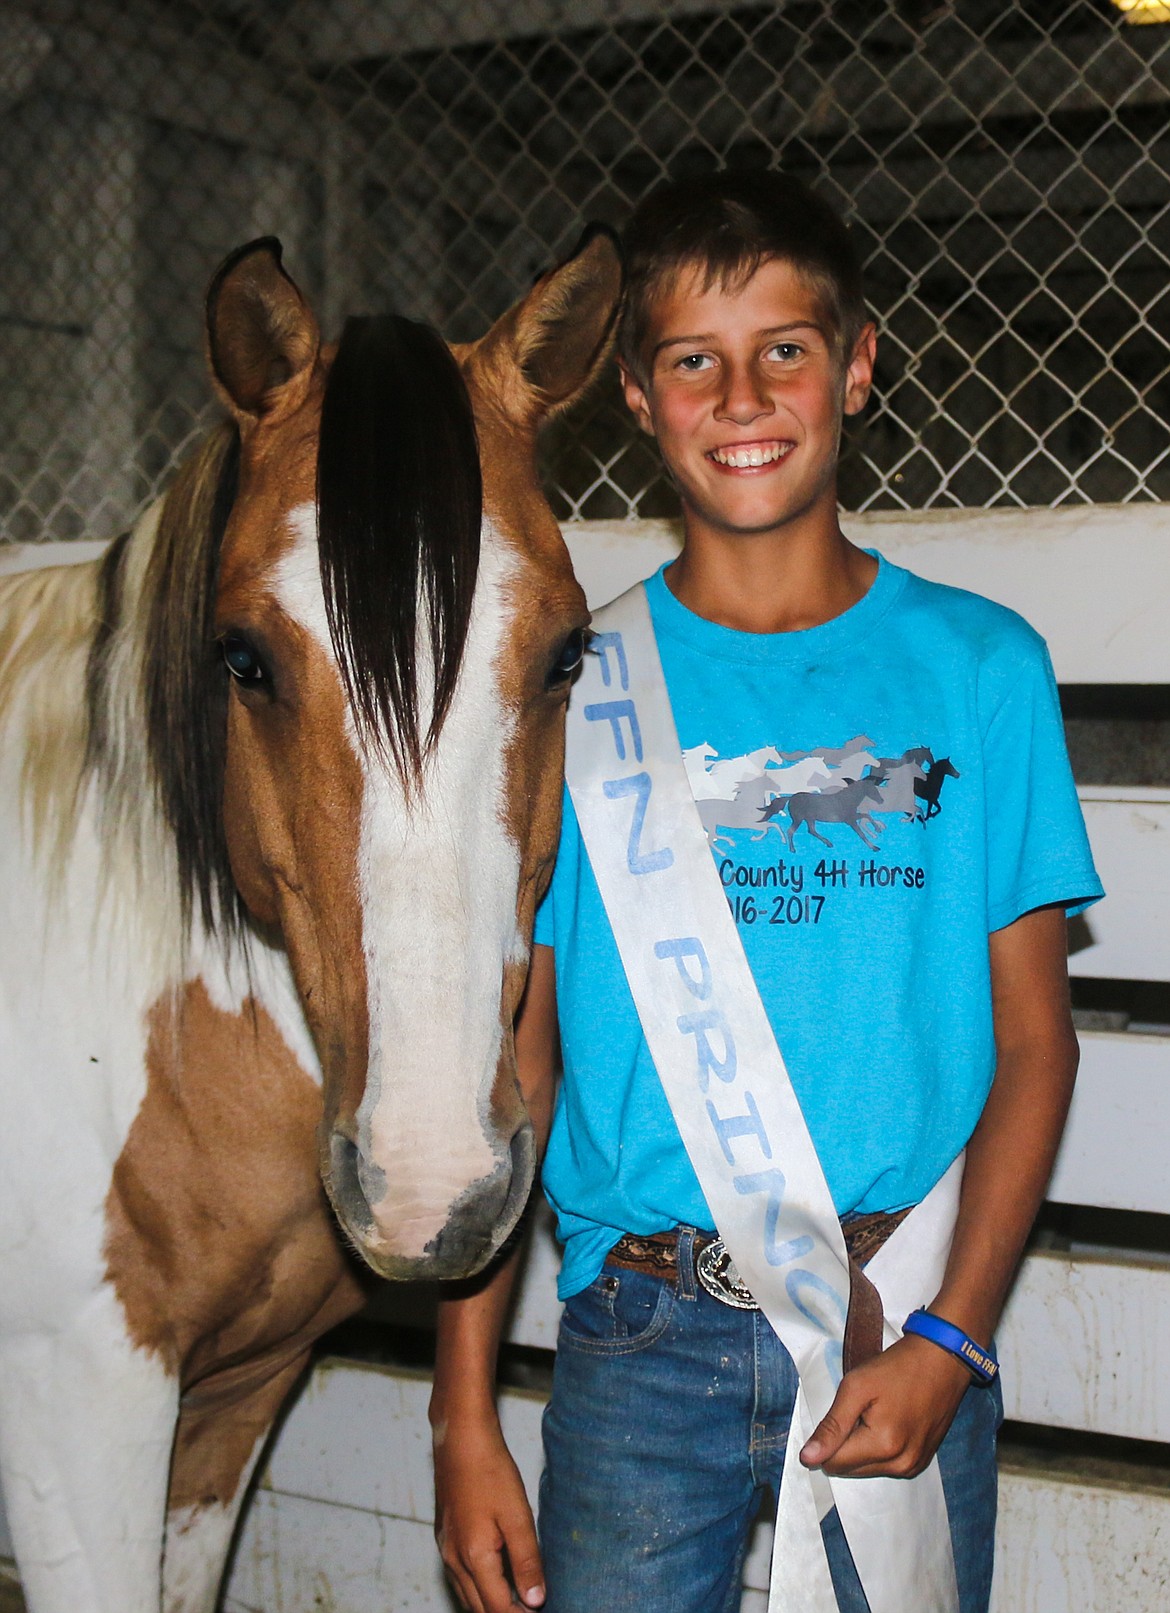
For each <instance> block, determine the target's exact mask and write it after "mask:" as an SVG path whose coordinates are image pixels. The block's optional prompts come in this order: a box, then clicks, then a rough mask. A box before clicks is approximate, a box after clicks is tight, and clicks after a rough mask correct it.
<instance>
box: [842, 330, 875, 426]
mask: <svg viewBox="0 0 1170 1613" xmlns="http://www.w3.org/2000/svg"><path fill="white" fill-rule="evenodd" d="M876 357H877V326H876V325H875V324H874V323H873V321H872V320H870V322H869V323H868V324H867V325H865V326H863V327H862V331H861V335H860V336H859V337H858V338H857V341H856V343H855V344H854V347H853V357H852V358H851V359H850V360H849V364H848V367H847V369H846V371H845V404H844V413H845V414H860V413H861V411H862V409H864V408H865V406H866V404H867V403H868V402H869V394H870V392H871V390H872V388H873V366H874V360H875V358H876Z"/></svg>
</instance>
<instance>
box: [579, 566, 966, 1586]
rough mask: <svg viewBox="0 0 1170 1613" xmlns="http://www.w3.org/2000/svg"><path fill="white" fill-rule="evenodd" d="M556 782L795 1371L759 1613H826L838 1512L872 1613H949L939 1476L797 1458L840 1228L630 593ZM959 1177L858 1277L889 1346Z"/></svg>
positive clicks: (601, 623)
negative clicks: (829, 1531)
mask: <svg viewBox="0 0 1170 1613" xmlns="http://www.w3.org/2000/svg"><path fill="white" fill-rule="evenodd" d="M594 625H595V637H594V641H593V651H594V652H595V653H591V654H589V655H588V656H586V660H585V668H584V671H583V673H582V676H581V678H580V679H579V681H578V683H577V685H576V687H575V689H574V691H573V697H572V700H571V702H570V707H569V722H568V737H567V754H566V764H565V773H566V778H567V780H568V784H569V789H570V791H571V793H572V797H573V804H574V807H575V808H576V812H577V819H578V822H579V824H580V826H581V834H582V837H583V839H584V841H585V846H586V849H587V851H588V853H589V861H590V863H591V865H592V868H593V872H594V875H595V876H596V879H597V883H598V887H599V889H600V892H601V897H602V900H603V902H604V903H605V909H606V913H607V915H608V917H609V920H610V924H611V926H612V928H613V933H614V937H615V939H616V941H617V946H618V951H619V953H620V954H621V959H622V964H623V966H624V968H625V972H626V976H627V978H628V980H629V984H630V990H631V992H632V994H633V998H634V1003H635V1005H636V1007H637V1010H638V1015H639V1017H640V1019H641V1022H642V1029H643V1031H644V1033H645V1036H646V1041H647V1045H648V1047H649V1049H650V1053H651V1056H652V1058H653V1060H654V1063H655V1066H656V1067H657V1070H658V1074H659V1076H660V1078H661V1081H662V1085H663V1088H664V1090H665V1092H666V1097H667V1100H668V1101H669V1103H670V1107H671V1111H672V1113H673V1115H674V1119H675V1122H676V1124H677V1126H678V1129H679V1133H680V1135H681V1137H682V1140H683V1143H684V1145H685V1147H686V1150H687V1153H688V1155H689V1156H690V1159H691V1163H692V1165H693V1166H694V1169H695V1174H696V1175H697V1176H698V1178H699V1182H700V1184H701V1186H702V1188H703V1192H704V1194H705V1196H706V1199H707V1203H708V1205H709V1206H710V1208H711V1213H712V1215H713V1216H714V1218H715V1224H716V1226H717V1227H718V1229H719V1233H720V1236H721V1237H722V1238H723V1241H724V1242H725V1244H726V1245H727V1247H728V1249H729V1250H730V1252H731V1257H732V1259H733V1260H734V1262H735V1264H736V1266H737V1267H738V1268H739V1272H740V1275H741V1276H742V1278H743V1280H744V1282H745V1283H746V1284H747V1285H748V1287H749V1288H750V1289H751V1291H752V1293H753V1295H754V1296H755V1297H756V1299H757V1301H758V1302H759V1304H760V1306H761V1308H762V1310H763V1311H764V1314H765V1315H766V1316H767V1318H768V1320H769V1322H770V1323H771V1324H772V1326H773V1327H774V1328H775V1330H776V1332H777V1333H778V1334H779V1336H780V1338H781V1340H782V1341H783V1343H784V1345H785V1348H786V1349H787V1350H788V1351H789V1353H790V1354H791V1356H792V1358H793V1360H794V1362H795V1363H796V1366H797V1370H798V1372H799V1374H800V1394H799V1396H798V1400H797V1407H796V1415H795V1416H794V1418H793V1422H792V1431H791V1434H790V1437H789V1441H788V1449H787V1453H786V1456H785V1461H784V1473H783V1483H782V1485H781V1491H780V1497H779V1502H778V1511H777V1523H776V1545H775V1549H774V1553H773V1559H772V1563H773V1566H772V1588H771V1594H770V1597H769V1602H768V1608H769V1613H836V1608H837V1602H836V1598H835V1596H834V1594H833V1588H832V1583H831V1580H830V1577H829V1570H828V1562H827V1559H826V1557H825V1550H824V1543H823V1541H822V1538H821V1531H820V1528H819V1527H818V1524H819V1519H820V1518H822V1517H823V1516H824V1514H825V1513H826V1512H827V1511H828V1509H829V1507H831V1506H833V1505H835V1506H836V1507H837V1510H838V1513H839V1516H840V1519H841V1523H842V1525H843V1527H844V1530H845V1534H846V1538H847V1539H848V1541H849V1547H850V1550H851V1552H852V1554H853V1560H854V1563H855V1564H856V1567H857V1571H858V1574H859V1576H860V1579H861V1583H862V1586H863V1587H864V1590H865V1594H866V1597H867V1598H868V1601H869V1605H870V1609H871V1613H957V1608H958V1594H957V1591H956V1587H955V1571H954V1563H953V1560H952V1555H951V1545H950V1531H949V1529H948V1526H947V1515H946V1506H945V1502H944V1498H943V1491H942V1482H941V1480H940V1478H939V1472H938V1463H937V1461H932V1462H931V1464H930V1466H929V1468H927V1470H926V1471H925V1472H924V1473H922V1474H920V1475H919V1477H918V1478H916V1479H912V1480H907V1479H887V1478H871V1479H829V1478H828V1477H827V1476H826V1475H824V1474H821V1473H810V1472H809V1470H808V1469H807V1468H805V1467H803V1466H801V1464H800V1462H799V1460H798V1452H799V1450H800V1448H801V1446H802V1445H803V1444H804V1442H805V1440H806V1439H807V1438H808V1437H809V1436H810V1435H811V1433H812V1431H813V1429H814V1428H815V1427H816V1425H817V1423H818V1422H819V1421H820V1419H821V1418H822V1417H823V1416H824V1414H825V1412H826V1411H827V1410H828V1409H829V1406H830V1404H831V1402H832V1399H833V1396H834V1394H835V1393H836V1389H837V1385H838V1383H839V1382H840V1377H841V1351H842V1340H843V1336H844V1328H845V1317H846V1313H847V1310H848V1303H849V1268H848V1259H847V1256H846V1253H845V1243H844V1239H843V1238H842V1235H841V1228H840V1224H839V1222H838V1220H837V1215H836V1211H835V1209H834V1207H833V1201H832V1198H831V1196H830V1193H829V1189H828V1185H827V1184H826V1182H825V1177H824V1172H823V1171H822V1169H821V1164H820V1161H819V1159H818V1158H817V1154H816V1150H815V1149H814V1147H813V1143H812V1139H811V1138H810V1136H809V1134H808V1128H807V1126H806V1125H805V1122H804V1116H803V1115H802V1114H801V1111H800V1105H799V1103H798V1102H797V1098H796V1094H795V1093H794V1091H793V1089H792V1084H791V1081H790V1080H789V1077H788V1072H787V1070H786V1068H785V1065H784V1060H783V1058H782V1056H781V1053H780V1049H779V1048H778V1047H777V1045H776V1038H775V1036H774V1035H773V1033H772V1028H771V1025H770V1024H769V1022H768V1017H767V1014H766V1012H765V1010H764V1005H763V1003H762V1002H761V1000H760V994H759V991H758V990H757V988H756V984H755V981H754V980H753V978H752V974H751V971H750V969H749V967H748V963H747V959H746V958H745V956H744V953H743V947H742V945H741V943H740V939H739V934H738V932H737V930H736V927H735V923H734V921H733V919H732V917H731V913H730V910H729V908H728V905H727V898H726V895H725V893H724V891H723V889H722V887H721V885H720V883H719V878H718V875H717V873H716V871H715V865H714V863H713V861H712V858H711V853H710V851H709V849H708V845H707V838H706V835H705V833H704V831H703V828H702V825H701V823H700V821H699V816H698V813H697V812H696V810H695V805H694V799H693V797H692V794H691V790H690V786H689V784H688V781H687V776H686V769H685V767H684V764H683V761H682V755H681V751H680V748H679V742H678V735H677V733H676V731H675V726H674V717H673V714H672V712H671V708H670V700H669V697H668V695H667V691H666V683H665V680H664V678H663V674H662V665H661V662H660V661H659V658H658V647H657V644H656V642H655V638H654V629H653V626H652V624H651V621H650V612H649V607H648V604H647V601H646V594H645V589H644V587H643V586H642V585H641V584H638V586H637V587H635V588H632V589H631V590H630V591H629V593H627V594H623V595H622V596H621V598H620V599H617V600H615V601H614V603H613V604H612V605H609V606H607V607H606V608H605V609H604V610H603V611H600V612H598V613H596V615H595V618H594ZM961 1175H962V1164H961V1161H956V1163H955V1165H954V1166H952V1168H951V1170H950V1171H948V1172H947V1174H946V1175H945V1176H944V1177H943V1179H942V1180H941V1181H940V1182H939V1183H938V1184H937V1186H936V1187H935V1188H934V1189H933V1190H932V1192H931V1193H930V1194H929V1195H928V1196H927V1198H926V1199H925V1200H924V1201H923V1202H922V1204H920V1205H919V1206H918V1207H917V1208H916V1209H915V1210H914V1211H913V1212H912V1213H911V1214H910V1215H909V1216H907V1217H906V1220H905V1221H904V1222H903V1223H902V1224H901V1226H900V1227H899V1228H898V1229H897V1230H896V1231H895V1232H894V1234H893V1236H892V1237H891V1238H890V1239H889V1240H888V1242H887V1243H886V1244H885V1246H884V1247H883V1248H882V1249H881V1250H880V1251H879V1252H878V1254H877V1255H875V1256H874V1258H873V1260H871V1261H870V1263H869V1265H868V1266H867V1268H866V1275H867V1276H868V1277H870V1278H871V1280H872V1281H873V1282H874V1283H875V1285H876V1286H877V1287H878V1289H879V1291H880V1293H881V1294H882V1297H883V1307H884V1311H885V1318H886V1325H885V1342H886V1344H887V1345H888V1344H890V1343H892V1342H893V1341H894V1340H895V1339H897V1338H898V1337H900V1329H901V1324H902V1322H903V1321H904V1320H905V1318H906V1316H907V1315H908V1314H909V1312H910V1311H911V1310H913V1309H914V1308H915V1307H916V1306H918V1305H921V1304H925V1303H927V1302H928V1301H929V1300H930V1299H931V1298H932V1297H933V1295H934V1294H935V1293H936V1292H937V1289H938V1286H939V1283H940V1282H941V1280H942V1275H943V1268H944V1266H945V1263H946V1257H947V1252H948V1250H949V1248H950V1241H951V1234H952V1231H953V1227H954V1219H955V1213H956V1210H957V1205H958V1192H959V1183H960V1180H961Z"/></svg>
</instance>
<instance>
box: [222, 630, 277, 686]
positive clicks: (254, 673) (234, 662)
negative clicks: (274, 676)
mask: <svg viewBox="0 0 1170 1613" xmlns="http://www.w3.org/2000/svg"><path fill="white" fill-rule="evenodd" d="M219 647H220V650H221V651H222V653H223V659H224V665H225V666H226V667H227V669H228V671H229V672H230V673H231V675H232V677H233V678H235V680H236V682H237V683H244V684H250V685H252V686H253V687H256V686H257V685H259V684H262V683H265V682H266V681H267V673H266V672H265V670H264V666H263V663H262V662H261V660H260V657H259V656H258V655H257V654H256V652H255V650H254V649H253V648H252V646H251V645H250V644H249V643H248V641H247V639H246V638H241V636H240V635H239V634H238V633H225V634H224V636H223V638H221V639H220V641H219Z"/></svg>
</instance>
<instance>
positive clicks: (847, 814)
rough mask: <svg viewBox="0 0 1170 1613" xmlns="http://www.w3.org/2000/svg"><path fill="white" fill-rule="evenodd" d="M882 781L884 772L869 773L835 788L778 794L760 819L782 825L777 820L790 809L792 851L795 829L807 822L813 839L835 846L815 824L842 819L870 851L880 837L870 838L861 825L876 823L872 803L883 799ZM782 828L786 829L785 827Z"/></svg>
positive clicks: (830, 846) (840, 820) (790, 846)
mask: <svg viewBox="0 0 1170 1613" xmlns="http://www.w3.org/2000/svg"><path fill="white" fill-rule="evenodd" d="M882 782H883V774H881V773H868V774H867V775H866V776H865V778H863V779H850V780H849V782H848V783H846V784H842V785H840V786H839V787H838V788H835V789H832V790H825V791H815V790H808V791H802V792H801V793H800V794H799V795H777V796H775V797H774V798H773V799H772V800H771V801H769V802H768V804H767V805H766V806H765V807H764V808H763V810H762V812H761V813H760V816H759V819H758V821H759V822H760V823H765V824H768V825H770V826H772V827H775V828H776V829H780V825H779V824H778V823H775V821H774V820H775V819H776V818H777V817H778V816H779V815H780V813H781V812H783V811H785V810H787V812H788V816H789V819H790V823H789V827H788V831H787V839H788V849H789V851H795V850H796V831H797V830H798V829H799V828H800V826H801V824H804V826H805V828H806V829H807V830H808V832H809V834H810V835H812V836H813V838H814V839H816V840H819V841H820V842H821V844H822V845H824V846H828V847H829V849H830V850H832V847H833V842H832V841H831V840H830V839H829V838H828V836H827V835H823V834H821V833H820V832H819V831H818V829H817V827H816V826H817V824H818V823H843V824H845V825H846V826H847V827H848V828H850V829H852V830H853V832H854V834H856V835H857V836H858V838H859V839H860V840H862V841H863V842H864V843H865V845H866V846H868V848H869V849H870V851H876V850H877V841H876V840H870V838H869V836H868V835H867V834H866V832H865V830H864V829H863V828H862V822H863V821H864V822H865V823H866V824H868V825H869V827H870V828H871V829H872V828H873V827H874V824H873V822H872V820H871V819H870V816H869V814H870V812H872V811H873V807H872V805H870V803H873V802H878V803H880V801H881V799H882V792H881V785H882ZM780 832H781V833H784V831H783V830H782V829H780Z"/></svg>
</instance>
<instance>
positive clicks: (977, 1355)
mask: <svg viewBox="0 0 1170 1613" xmlns="http://www.w3.org/2000/svg"><path fill="white" fill-rule="evenodd" d="M902 1331H903V1333H917V1334H918V1336H919V1338H923V1339H929V1340H930V1342H931V1343H932V1344H937V1345H938V1346H939V1347H940V1348H941V1349H944V1350H948V1351H949V1352H950V1353H951V1355H957V1356H958V1358H959V1360H960V1361H961V1362H962V1363H963V1365H964V1366H965V1367H966V1368H967V1371H968V1372H969V1373H970V1374H971V1376H972V1377H973V1378H974V1379H975V1382H976V1383H981V1384H983V1385H984V1387H986V1386H987V1385H988V1384H989V1383H994V1382H995V1380H996V1378H997V1377H998V1376H999V1364H998V1363H997V1361H996V1359H995V1357H994V1356H993V1355H989V1354H988V1352H987V1351H986V1350H984V1349H981V1348H980V1346H979V1345H978V1344H976V1342H975V1340H974V1339H973V1338H971V1337H970V1335H969V1334H967V1333H964V1332H963V1329H962V1328H961V1327H956V1326H955V1325H954V1323H953V1322H944V1321H943V1319H942V1317H941V1316H932V1315H931V1313H930V1312H929V1311H911V1312H910V1314H909V1316H908V1317H907V1318H906V1320H905V1322H904V1323H903V1326H902Z"/></svg>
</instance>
